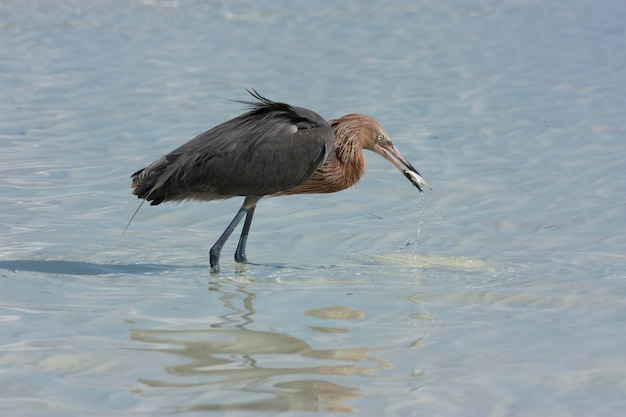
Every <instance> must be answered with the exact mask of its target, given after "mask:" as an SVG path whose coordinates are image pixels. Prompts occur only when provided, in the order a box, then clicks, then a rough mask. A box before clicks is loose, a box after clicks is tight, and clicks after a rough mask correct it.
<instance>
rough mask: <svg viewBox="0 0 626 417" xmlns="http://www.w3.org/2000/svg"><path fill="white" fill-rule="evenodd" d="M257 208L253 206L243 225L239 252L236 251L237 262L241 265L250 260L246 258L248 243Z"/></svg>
mask: <svg viewBox="0 0 626 417" xmlns="http://www.w3.org/2000/svg"><path fill="white" fill-rule="evenodd" d="M255 208H256V206H252V208H250V209H249V210H248V214H246V221H245V222H244V223H243V230H242V231H241V236H240V237H239V243H238V244H237V250H236V251H235V261H237V262H240V263H246V262H248V258H246V242H247V241H248V232H249V231H250V224H251V223H252V216H254V209H255Z"/></svg>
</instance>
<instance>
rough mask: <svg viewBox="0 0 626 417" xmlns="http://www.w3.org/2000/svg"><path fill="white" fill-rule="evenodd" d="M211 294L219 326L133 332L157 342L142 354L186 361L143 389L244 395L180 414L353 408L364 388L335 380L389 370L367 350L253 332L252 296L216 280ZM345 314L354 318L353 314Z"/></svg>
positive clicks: (242, 287)
mask: <svg viewBox="0 0 626 417" xmlns="http://www.w3.org/2000/svg"><path fill="white" fill-rule="evenodd" d="M209 290H210V291H216V292H218V293H219V299H220V300H221V302H222V304H223V306H224V308H225V310H226V312H225V314H223V315H221V316H220V320H219V323H216V324H213V325H212V326H210V327H208V328H206V329H197V328H195V329H192V330H140V329H135V330H132V332H131V338H132V339H133V340H135V341H141V342H145V343H150V344H156V345H157V348H156V349H154V348H153V347H150V348H147V349H146V350H147V351H150V352H154V351H157V352H161V353H166V354H169V355H174V356H176V357H179V358H181V357H182V358H184V359H185V361H184V363H181V364H170V365H167V366H165V371H166V372H167V374H168V375H169V376H170V377H168V378H166V379H163V380H157V379H144V380H141V381H140V382H141V383H142V384H144V386H145V387H147V388H155V389H166V388H175V389H180V388H190V389H192V388H193V387H195V388H196V389H198V388H207V389H208V388H211V389H210V390H209V391H216V390H218V391H219V390H224V392H229V391H230V392H232V391H237V392H239V393H241V394H242V395H239V396H238V397H239V398H242V400H240V401H229V400H226V399H222V400H215V399H214V398H213V399H212V400H210V401H200V402H201V403H200V404H194V405H189V406H188V407H187V408H186V409H185V411H198V410H268V411H269V410H272V411H287V410H290V411H293V410H300V411H341V412H346V411H351V408H350V406H349V405H346V404H345V401H346V400H348V399H350V398H355V397H359V396H361V395H362V394H361V391H360V389H359V388H357V387H352V386H347V385H342V384H340V383H338V381H337V380H338V379H341V377H345V376H351V375H352V376H354V375H358V376H373V375H374V374H375V371H376V370H377V369H383V368H388V367H389V364H388V363H386V362H385V361H384V360H382V359H379V358H376V357H373V356H371V351H370V350H369V349H365V348H353V349H351V348H337V349H314V348H312V347H311V346H309V344H307V343H306V342H305V341H303V340H301V339H299V338H297V337H294V336H291V335H288V334H282V333H279V332H272V331H262V330H254V329H251V328H249V327H252V326H251V325H252V324H253V316H254V314H255V312H256V310H255V309H254V299H255V294H254V293H252V292H250V291H248V290H246V288H245V285H242V284H239V285H237V287H236V288H235V289H232V288H230V289H228V290H227V289H225V288H224V286H223V285H222V284H220V282H219V281H215V282H212V283H210V285H209ZM242 296H243V299H242ZM337 309H341V307H337V306H333V307H332V309H331V311H332V312H333V314H337ZM346 311H347V312H348V313H350V314H354V312H355V311H356V310H351V309H347V308H346ZM335 330H337V329H335ZM346 331H347V330H346ZM333 332H334V331H333ZM333 332H330V331H329V333H333ZM251 394H256V395H258V398H259V399H256V398H257V397H256V396H255V395H251ZM229 398H230V396H229Z"/></svg>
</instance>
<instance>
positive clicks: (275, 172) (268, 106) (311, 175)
mask: <svg viewBox="0 0 626 417" xmlns="http://www.w3.org/2000/svg"><path fill="white" fill-rule="evenodd" d="M248 92H249V93H250V94H251V95H252V96H253V97H254V98H255V99H256V100H258V101H256V102H249V101H241V103H244V104H246V105H249V106H250V110H249V111H248V112H247V113H244V114H242V115H241V116H238V117H235V118H234V119H231V120H228V121H226V122H224V123H222V124H220V125H218V126H216V127H214V128H213V129H211V130H209V131H207V132H204V133H202V134H200V135H198V136H196V137H195V138H193V139H191V140H190V141H188V142H187V143H185V144H183V145H182V146H180V147H179V148H177V149H175V150H173V151H172V152H170V153H168V154H167V155H165V156H164V157H162V158H161V159H158V160H156V161H155V162H153V163H152V164H150V165H148V166H147V167H145V168H143V169H140V170H139V171H137V172H135V173H134V174H133V175H132V176H131V179H132V185H131V187H132V189H133V194H135V195H136V196H137V197H138V198H141V199H143V200H144V201H142V202H141V204H143V203H144V202H145V201H149V202H150V205H152V206H155V205H158V204H161V203H162V202H164V201H172V200H187V199H196V200H205V201H208V200H218V199H226V198H231V197H236V196H243V197H245V199H244V202H243V204H242V206H241V208H240V209H239V211H238V212H237V214H236V215H235V218H234V219H233V220H232V221H231V222H230V224H229V225H228V227H227V228H226V230H225V231H224V232H223V233H222V235H221V236H220V237H219V239H217V241H216V242H215V244H214V245H213V247H211V250H210V252H209V254H210V263H211V270H212V271H213V272H218V271H219V258H220V253H221V250H222V246H224V243H225V242H226V240H228V238H229V237H230V235H231V234H232V232H233V230H234V229H235V227H236V226H237V224H239V222H240V221H241V219H242V218H243V216H244V215H245V216H246V219H245V222H244V225H243V229H242V232H241V236H240V238H239V243H238V245H237V249H236V251H235V261H237V262H247V258H246V241H247V239H248V232H249V231H250V224H251V223H252V216H253V215H254V209H255V208H256V204H257V203H258V202H259V200H260V199H261V198H263V197H265V196H278V195H290V194H303V193H334V192H337V191H341V190H344V189H346V188H348V187H350V186H352V185H354V184H356V183H357V181H359V179H360V178H361V176H363V173H364V171H365V161H364V159H363V152H362V149H367V150H370V151H373V152H376V153H377V154H379V155H381V156H383V157H384V158H385V159H387V160H389V161H390V162H391V163H392V164H393V165H394V166H395V167H396V168H398V169H399V170H400V171H402V172H403V173H404V175H405V176H406V177H407V178H408V179H409V180H410V181H411V182H412V183H413V184H414V185H415V186H416V187H417V188H418V189H419V190H420V191H423V189H424V187H427V185H426V183H425V182H424V179H423V178H422V177H421V175H420V174H419V173H418V172H417V170H416V169H415V168H414V167H413V166H412V165H411V164H410V163H409V162H408V161H407V160H406V159H405V158H404V157H403V156H402V155H401V154H400V152H398V150H397V149H396V147H395V146H394V145H393V143H392V142H391V140H390V139H389V136H388V135H387V133H385V131H384V130H383V129H382V128H381V127H380V125H379V124H378V123H376V121H375V120H374V119H372V118H371V117H368V116H365V115H362V114H349V115H346V116H343V117H340V118H338V119H334V120H331V121H330V123H329V122H327V121H326V120H324V119H323V118H322V117H321V116H320V115H319V114H317V113H315V112H313V111H311V110H307V109H304V108H301V107H295V106H291V105H289V104H286V103H278V102H274V101H271V100H268V99H267V98H265V97H263V96H261V95H260V94H258V93H257V92H256V91H255V90H252V91H248ZM400 164H402V165H404V167H403V166H402V165H400ZM141 204H140V205H139V208H140V207H141ZM139 208H137V210H136V211H135V214H133V216H132V218H131V221H132V220H133V218H134V217H135V215H136V214H137V211H138V210H139ZM129 225H130V222H129ZM126 227H128V225H127V226H126Z"/></svg>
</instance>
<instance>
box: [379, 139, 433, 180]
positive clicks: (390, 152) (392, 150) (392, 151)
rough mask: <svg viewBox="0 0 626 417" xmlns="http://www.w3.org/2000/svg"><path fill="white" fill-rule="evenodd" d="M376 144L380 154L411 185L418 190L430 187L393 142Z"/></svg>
mask: <svg viewBox="0 0 626 417" xmlns="http://www.w3.org/2000/svg"><path fill="white" fill-rule="evenodd" d="M378 146H379V147H380V149H382V153H381V154H382V156H383V157H384V158H385V159H386V160H388V161H389V162H391V163H392V164H393V165H394V166H395V167H396V168H398V169H399V170H400V172H402V173H403V174H404V176H405V177H407V178H408V179H409V181H411V182H412V183H413V185H415V186H416V187H417V188H418V189H419V190H420V191H424V189H425V188H426V187H428V188H430V186H429V185H428V184H426V181H424V178H422V176H421V175H420V173H419V172H417V170H416V169H415V168H414V167H413V165H411V163H410V162H409V161H407V160H406V158H405V157H404V156H402V154H401V153H400V151H398V149H396V147H395V146H394V145H393V143H391V142H388V143H384V144H379V145H378ZM398 161H400V162H401V163H402V165H404V167H403V166H402V165H400V164H399V163H398ZM405 167H406V168H405ZM430 189H431V188H430Z"/></svg>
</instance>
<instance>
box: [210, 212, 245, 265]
mask: <svg viewBox="0 0 626 417" xmlns="http://www.w3.org/2000/svg"><path fill="white" fill-rule="evenodd" d="M252 208H253V209H254V207H252ZM248 210H249V209H246V208H245V207H244V206H241V208H240V209H239V211H238V212H237V214H236V215H235V218H234V219H233V220H232V221H231V222H230V224H229V225H228V227H227V228H226V230H224V233H222V235H221V236H220V237H219V239H217V242H215V244H214V245H213V247H211V250H210V251H209V259H210V262H211V271H212V272H220V265H219V262H220V253H221V252H222V246H224V243H226V241H227V240H228V238H229V237H230V235H231V234H232V233H233V230H235V227H237V225H238V224H239V222H240V221H241V218H242V217H243V215H244V214H246V213H247V212H248ZM244 243H245V242H244Z"/></svg>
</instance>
